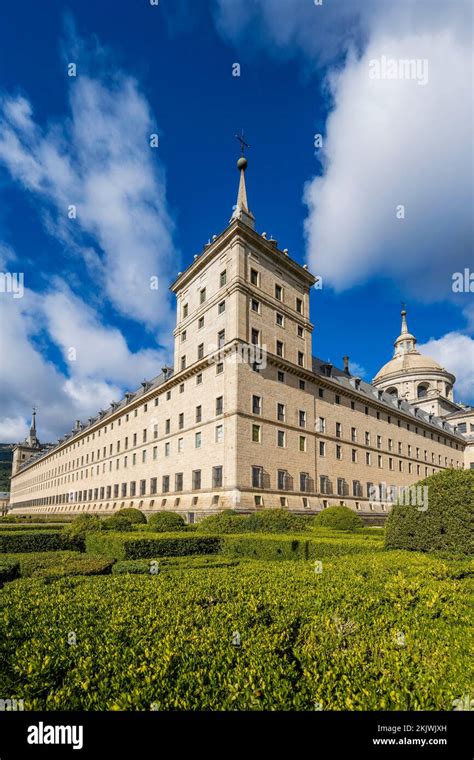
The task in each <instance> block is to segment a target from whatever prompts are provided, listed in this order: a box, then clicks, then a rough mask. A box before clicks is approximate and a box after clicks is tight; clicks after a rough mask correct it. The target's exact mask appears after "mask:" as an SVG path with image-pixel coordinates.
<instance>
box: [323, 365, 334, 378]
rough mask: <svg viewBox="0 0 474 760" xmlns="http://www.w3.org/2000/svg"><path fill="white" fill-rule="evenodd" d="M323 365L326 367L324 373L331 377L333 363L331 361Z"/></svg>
mask: <svg viewBox="0 0 474 760" xmlns="http://www.w3.org/2000/svg"><path fill="white" fill-rule="evenodd" d="M323 367H324V373H325V375H326V377H331V376H332V364H331V363H330V362H328V363H327V364H324V365H323Z"/></svg>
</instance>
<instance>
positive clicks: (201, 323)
mask: <svg viewBox="0 0 474 760" xmlns="http://www.w3.org/2000/svg"><path fill="white" fill-rule="evenodd" d="M203 327H204V317H199V319H198V330H201V329H202V328H203Z"/></svg>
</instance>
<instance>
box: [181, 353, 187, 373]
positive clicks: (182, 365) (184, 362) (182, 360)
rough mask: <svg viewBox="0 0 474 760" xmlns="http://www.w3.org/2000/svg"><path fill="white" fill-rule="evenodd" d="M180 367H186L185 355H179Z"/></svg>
mask: <svg viewBox="0 0 474 760" xmlns="http://www.w3.org/2000/svg"><path fill="white" fill-rule="evenodd" d="M181 369H182V370H183V369H186V356H182V357H181Z"/></svg>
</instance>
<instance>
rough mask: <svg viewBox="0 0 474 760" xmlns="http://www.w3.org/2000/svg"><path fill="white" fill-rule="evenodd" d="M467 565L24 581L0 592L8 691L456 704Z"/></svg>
mask: <svg viewBox="0 0 474 760" xmlns="http://www.w3.org/2000/svg"><path fill="white" fill-rule="evenodd" d="M95 535H96V537H99V536H100V537H101V538H103V537H104V534H102V533H97V534H95ZM92 536H93V534H89V536H88V538H92ZM193 537H194V536H193ZM181 538H184V536H182V537H181ZM250 538H253V539H254V540H257V539H258V538H259V536H253V537H250ZM225 540H230V541H233V540H235V537H234V536H229V537H227V538H226V539H225ZM304 540H309V541H312V540H313V539H311V538H309V539H306V538H305V539H304ZM356 541H357V538H356V537H354V536H353V535H343V534H342V537H341V540H340V543H341V544H342V543H344V542H345V543H348V544H351V543H353V542H354V543H355V542H356ZM201 559H202V558H201ZM184 561H185V560H183V562H184ZM186 561H188V560H186ZM196 561H197V560H196ZM454 564H456V566H457V567H456V577H452V576H451V575H450V568H451V565H450V563H448V562H445V561H439V560H438V559H437V558H436V557H433V556H430V555H423V554H415V553H409V552H406V551H391V552H378V553H377V554H376V555H372V556H371V555H367V554H364V555H360V556H358V555H354V556H351V557H347V558H346V559H345V560H344V561H343V562H341V561H340V559H339V558H337V557H336V558H335V559H334V560H331V559H328V561H327V562H324V568H323V572H322V573H315V572H314V567H313V566H312V563H307V562H298V563H295V562H292V563H289V562H273V563H262V562H260V563H255V562H242V563H241V564H240V565H239V566H238V567H223V568H217V569H209V570H202V569H201V570H199V571H195V572H194V571H190V570H187V569H185V570H182V571H181V570H180V569H179V568H178V567H176V568H173V570H172V571H171V570H170V572H166V573H165V572H163V573H159V574H158V575H157V576H156V577H154V578H153V579H146V578H144V577H143V576H134V575H132V574H129V575H121V576H120V578H118V577H110V576H104V577H92V578H65V579H59V580H57V581H55V582H54V583H52V584H46V583H45V582H44V580H42V579H25V580H21V579H20V580H17V581H15V582H14V583H10V584H8V585H7V586H6V587H5V588H4V589H3V591H2V601H3V606H2V607H1V608H0V628H1V629H2V631H3V630H5V631H6V632H7V635H4V636H0V658H1V662H2V688H3V689H4V693H5V694H6V695H8V696H11V697H17V698H23V699H24V700H25V710H30V711H32V710H38V711H50V710H67V711H77V710H87V711H99V710H125V711H130V710H136V711H138V710H141V711H148V712H149V711H150V707H157V708H158V709H159V710H163V711H169V710H172V711H185V710H188V711H196V710H201V711H202V710H207V711H278V710H281V711H293V712H294V711H311V710H312V711H314V709H315V706H316V708H318V707H322V708H323V709H324V710H325V711H326V710H327V711H328V712H329V711H340V710H346V711H347V710H349V711H366V710H367V711H374V710H380V711H386V712H387V711H404V710H413V711H433V710H439V711H449V710H452V708H453V700H454V699H458V698H459V697H460V696H461V697H462V695H464V694H465V693H467V692H469V689H470V688H471V689H472V686H471V684H472V667H471V659H472V657H471V655H470V650H469V647H468V646H466V642H467V640H468V637H469V635H470V631H471V618H472V612H471V606H470V595H469V590H470V589H469V587H470V585H471V584H470V582H469V579H468V578H462V577H461V576H460V572H461V569H462V567H463V566H464V567H465V568H466V569H467V568H468V564H469V563H468V561H466V560H465V561H464V562H463V563H462V564H461V563H458V562H457V561H456V563H454ZM70 631H74V632H75V633H76V636H77V642H78V645H79V646H78V647H74V646H71V645H70V644H69V643H68V634H69V632H70ZM234 632H238V633H239V634H240V637H241V641H240V646H236V645H235V644H234V641H233V638H234ZM402 632H403V634H404V638H403V639H402V640H401V641H400V638H399V633H402ZM403 643H405V646H403ZM63 754H64V753H63Z"/></svg>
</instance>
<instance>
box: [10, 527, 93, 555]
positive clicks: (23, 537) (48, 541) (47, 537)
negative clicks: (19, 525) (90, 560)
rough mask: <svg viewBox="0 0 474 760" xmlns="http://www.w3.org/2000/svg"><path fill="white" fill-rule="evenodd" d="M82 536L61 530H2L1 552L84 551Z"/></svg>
mask: <svg viewBox="0 0 474 760" xmlns="http://www.w3.org/2000/svg"><path fill="white" fill-rule="evenodd" d="M84 548H85V546H84V540H83V539H82V538H81V537H80V536H68V535H67V534H65V533H62V532H60V531H56V532H52V531H49V532H46V531H45V532H44V533H41V532H40V531H36V532H34V533H27V532H26V531H10V532H7V531H5V532H4V533H1V532H0V553H4V552H50V551H57V550H67V549H70V550H71V551H78V552H82V551H84Z"/></svg>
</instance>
